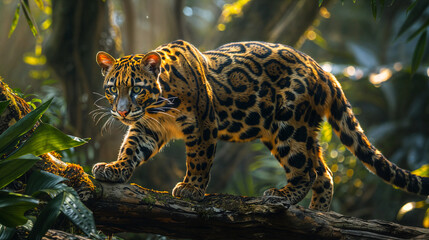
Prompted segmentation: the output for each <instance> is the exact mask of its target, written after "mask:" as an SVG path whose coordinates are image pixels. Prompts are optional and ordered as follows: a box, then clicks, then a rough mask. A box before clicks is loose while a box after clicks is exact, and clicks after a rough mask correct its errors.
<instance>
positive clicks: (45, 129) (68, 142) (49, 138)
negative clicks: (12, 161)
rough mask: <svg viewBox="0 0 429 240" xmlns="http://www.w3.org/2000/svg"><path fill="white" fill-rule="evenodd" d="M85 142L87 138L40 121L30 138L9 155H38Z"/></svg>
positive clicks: (12, 156)
mask: <svg viewBox="0 0 429 240" xmlns="http://www.w3.org/2000/svg"><path fill="white" fill-rule="evenodd" d="M87 142H88V139H81V138H78V137H73V136H69V135H67V134H64V133H63V132H61V131H60V130H58V129H57V128H55V127H53V126H51V125H49V124H46V123H40V124H39V126H38V127H37V128H36V130H35V131H34V133H32V134H31V136H30V138H29V139H27V141H25V143H24V144H23V145H22V146H21V147H20V148H19V149H18V150H17V151H16V152H14V153H13V154H12V155H11V156H9V157H10V158H17V157H19V156H22V155H25V154H29V153H32V154H34V155H36V156H38V155H41V154H44V153H47V152H51V151H61V150H64V149H69V148H72V147H77V146H80V145H82V144H85V143H87Z"/></svg>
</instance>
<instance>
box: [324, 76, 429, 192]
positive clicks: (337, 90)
mask: <svg viewBox="0 0 429 240" xmlns="http://www.w3.org/2000/svg"><path fill="white" fill-rule="evenodd" d="M328 75H329V77H328V81H329V83H328V84H330V86H329V87H330V89H331V91H334V92H333V94H332V95H331V96H333V97H332V99H331V104H330V109H329V111H328V114H327V117H328V121H329V123H330V124H331V126H332V128H333V129H334V131H335V133H336V134H337V136H338V137H339V138H340V139H341V142H342V143H343V144H344V145H345V146H346V147H347V148H348V149H349V150H350V151H351V152H352V153H353V154H354V155H355V156H356V157H357V158H359V160H361V161H362V163H363V164H364V165H365V166H366V168H368V170H369V171H371V172H372V173H374V174H376V175H377V176H379V177H380V178H382V179H383V180H384V181H385V182H387V183H390V184H392V185H394V186H396V187H398V188H400V189H402V190H404V191H407V192H410V193H415V194H419V195H423V196H428V195H429V178H428V177H420V176H417V175H415V174H412V173H411V172H410V171H408V170H405V169H402V168H400V167H398V166H396V165H395V164H394V163H392V162H390V161H389V160H387V159H386V157H384V156H383V154H382V153H381V152H380V151H379V150H378V149H376V148H375V147H374V146H373V145H372V144H371V143H370V142H369V141H368V138H367V137H366V136H365V134H364V132H363V130H362V128H361V126H360V124H359V122H358V120H357V119H356V117H355V115H354V114H353V112H352V108H351V106H350V104H349V102H348V101H347V99H346V97H345V95H344V93H343V91H342V89H341V87H340V85H339V83H338V81H337V80H336V78H335V77H334V76H333V75H332V74H328Z"/></svg>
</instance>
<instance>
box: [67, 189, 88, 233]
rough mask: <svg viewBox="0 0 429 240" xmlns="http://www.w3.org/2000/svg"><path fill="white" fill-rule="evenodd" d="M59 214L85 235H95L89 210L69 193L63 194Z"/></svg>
mask: <svg viewBox="0 0 429 240" xmlns="http://www.w3.org/2000/svg"><path fill="white" fill-rule="evenodd" d="M61 212H63V213H64V215H66V216H67V217H68V219H70V221H72V222H73V223H74V224H75V225H76V226H78V227H79V228H80V229H81V230H82V231H83V232H84V233H85V234H86V235H88V236H94V235H95V234H96V228H95V222H94V217H93V215H92V212H91V210H89V209H88V208H87V207H86V206H85V205H84V204H83V203H82V202H81V201H80V200H79V198H77V197H76V196H75V195H73V194H71V193H69V192H66V193H65V199H64V203H63V205H62V206H61Z"/></svg>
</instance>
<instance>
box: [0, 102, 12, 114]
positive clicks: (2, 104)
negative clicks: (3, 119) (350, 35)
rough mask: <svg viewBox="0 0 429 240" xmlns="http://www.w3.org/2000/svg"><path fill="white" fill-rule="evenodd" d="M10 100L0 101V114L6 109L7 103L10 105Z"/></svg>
mask: <svg viewBox="0 0 429 240" xmlns="http://www.w3.org/2000/svg"><path fill="white" fill-rule="evenodd" d="M9 102H10V101H1V102H0V114H2V113H3V111H4V110H5V109H6V107H7V105H9Z"/></svg>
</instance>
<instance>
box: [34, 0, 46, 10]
mask: <svg viewBox="0 0 429 240" xmlns="http://www.w3.org/2000/svg"><path fill="white" fill-rule="evenodd" d="M34 1H35V2H36V5H37V7H39V9H40V10H42V11H43V10H45V5H44V4H43V0H34Z"/></svg>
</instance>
